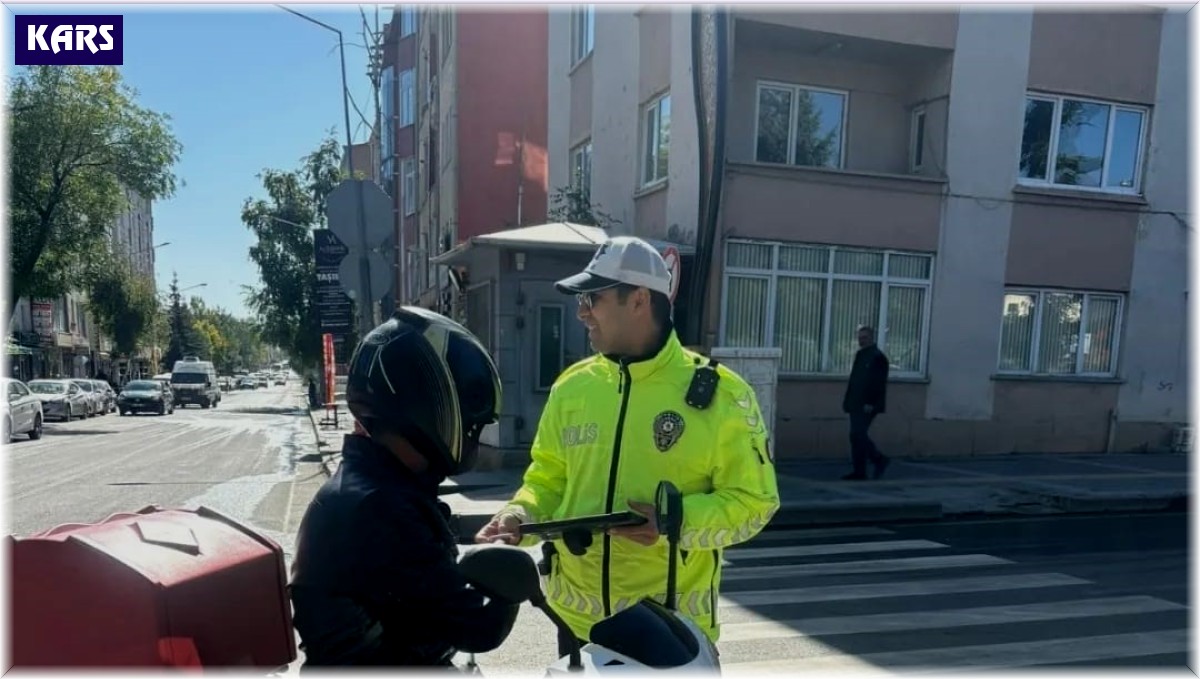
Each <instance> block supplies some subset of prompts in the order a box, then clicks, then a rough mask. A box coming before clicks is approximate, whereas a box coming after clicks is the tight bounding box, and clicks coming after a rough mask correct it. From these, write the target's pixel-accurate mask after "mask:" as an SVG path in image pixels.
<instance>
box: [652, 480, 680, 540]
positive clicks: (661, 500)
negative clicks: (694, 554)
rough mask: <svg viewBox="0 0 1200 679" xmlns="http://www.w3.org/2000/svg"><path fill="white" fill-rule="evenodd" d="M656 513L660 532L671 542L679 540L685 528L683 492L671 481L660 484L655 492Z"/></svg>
mask: <svg viewBox="0 0 1200 679" xmlns="http://www.w3.org/2000/svg"><path fill="white" fill-rule="evenodd" d="M654 513H655V515H656V516H655V518H656V519H657V521H658V532H659V534H661V535H665V536H667V540H668V541H670V542H677V541H678V540H679V534H680V532H681V531H682V529H683V494H682V493H680V492H679V489H678V488H676V487H675V484H673V483H671V482H670V481H662V482H660V483H659V484H658V490H657V491H656V492H655V493H654Z"/></svg>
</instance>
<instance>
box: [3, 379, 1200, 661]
mask: <svg viewBox="0 0 1200 679" xmlns="http://www.w3.org/2000/svg"><path fill="white" fill-rule="evenodd" d="M302 404H303V394H302V387H301V385H300V384H299V382H296V381H293V382H292V383H291V384H290V385H288V386H287V387H278V386H274V387H271V388H270V389H268V390H258V391H253V392H230V393H227V394H226V395H225V400H224V401H223V402H222V403H221V405H220V406H219V407H218V408H216V409H210V410H202V409H198V408H186V409H177V410H176V411H175V413H174V414H173V415H168V416H164V417H158V416H153V415H142V416H132V417H120V416H118V415H116V414H110V415H106V416H103V417H98V418H94V419H90V420H82V421H75V422H71V423H50V424H47V425H46V436H45V437H44V438H43V439H42V440H40V441H18V442H16V443H14V444H13V445H10V446H7V447H6V448H5V450H4V452H5V454H6V456H7V457H8V463H9V464H8V472H9V473H8V475H7V477H6V482H7V486H6V490H7V494H8V498H7V499H8V502H7V503H6V510H7V516H6V518H7V522H8V523H7V531H8V532H9V533H15V534H18V535H25V534H28V533H31V532H36V531H41V530H45V529H47V528H51V527H53V526H56V525H60V524H63V523H70V522H92V521H98V520H102V519H103V518H105V517H107V516H109V515H111V514H113V513H117V512H122V511H131V510H137V509H140V508H142V507H144V506H146V505H149V504H158V505H161V506H164V507H188V506H196V505H201V504H203V505H206V506H209V507H212V508H214V509H217V510H220V511H222V512H225V513H227V514H230V515H232V516H233V517H235V518H237V519H239V520H241V521H243V522H245V523H247V524H249V525H251V526H252V527H254V528H256V529H258V530H261V531H263V532H264V533H266V534H268V535H270V536H271V537H273V538H274V539H276V541H277V542H279V543H280V544H281V545H283V547H284V550H285V553H286V554H288V555H289V556H290V553H291V551H292V549H293V546H294V543H295V530H296V527H297V525H298V524H299V521H300V518H301V516H302V515H303V511H304V509H305V507H306V506H307V504H308V502H309V500H310V499H311V497H312V494H313V493H314V492H315V491H316V489H317V487H318V486H319V485H320V483H321V482H323V481H324V476H323V474H322V473H321V472H320V471H319V466H318V465H317V464H315V463H314V461H312V460H311V459H310V458H311V455H312V453H314V452H315V448H314V447H313V432H312V426H311V424H310V422H309V419H308V417H307V416H306V414H305V413H304V411H303V410H302V409H301V408H302ZM306 456H307V457H306ZM726 562H727V565H726V568H725V576H724V584H723V590H722V592H723V596H722V601H721V605H720V606H719V609H718V610H719V616H720V619H721V622H722V639H721V642H720V644H719V647H720V650H721V653H722V663H723V665H724V671H725V673H727V674H743V673H785V674H789V675H791V674H796V673H798V672H808V671H817V672H821V671H835V672H842V671H855V672H868V673H869V672H872V671H880V670H882V671H886V672H901V673H904V672H915V671H923V670H926V669H940V670H950V671H966V670H980V669H1011V668H1018V667H1020V668H1025V667H1033V668H1047V667H1073V668H1075V669H1081V668H1083V667H1088V666H1102V667H1109V668H1125V669H1129V668H1133V667H1137V666H1142V665H1146V666H1155V667H1158V668H1176V669H1183V668H1184V667H1185V666H1186V663H1187V661H1188V613H1189V611H1188V608H1187V607H1188V542H1187V517H1186V515H1182V514H1154V515H1130V516H1101V517H1084V516H1074V517H1058V518H1028V519H1016V520H985V521H974V522H949V523H934V524H920V525H883V524H881V525H878V526H861V527H838V528H814V529H807V530H789V531H778V532H775V531H768V532H767V533H764V534H763V535H761V536H760V537H759V538H756V539H755V540H754V541H753V542H752V543H751V544H749V545H746V546H744V547H740V548H737V549H733V550H729V551H728V552H727V553H726ZM664 571H665V569H664ZM664 578H665V572H664ZM555 647H556V644H555V630H554V627H553V625H552V624H551V623H550V622H549V621H548V620H546V619H545V618H544V616H542V614H541V613H539V612H538V611H536V610H534V609H532V608H530V607H528V606H526V607H523V608H522V612H521V616H520V618H519V619H518V622H517V625H516V628H515V629H514V631H513V633H512V635H511V636H510V638H509V639H508V640H507V641H506V642H505V644H504V645H503V646H502V647H501V648H500V649H498V650H496V651H494V652H492V653H487V654H483V655H481V656H479V658H478V662H479V664H480V665H481V667H482V669H483V671H484V673H485V674H514V673H516V674H523V675H525V674H527V675H533V674H541V672H542V670H543V669H544V668H545V666H546V665H547V664H548V663H549V662H550V661H551V660H552V659H553V657H554V655H555ZM463 659H465V658H463ZM297 670H298V664H293V666H292V667H291V668H289V671H288V674H293V673H295V672H296V671H297Z"/></svg>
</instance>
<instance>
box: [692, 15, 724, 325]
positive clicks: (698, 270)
mask: <svg viewBox="0 0 1200 679" xmlns="http://www.w3.org/2000/svg"><path fill="white" fill-rule="evenodd" d="M706 14H708V16H710V17H711V19H709V18H708V17H706V16H705V15H706ZM707 21H711V22H712V23H713V44H712V45H711V47H712V50H711V51H712V54H708V53H707V52H706V51H705V49H704V48H705V45H704V44H703V35H704V24H705V23H706V22H707ZM728 29H729V24H728V15H727V13H726V11H725V10H724V9H722V8H714V9H712V10H711V11H705V10H700V9H698V8H697V9H693V10H692V92H693V95H694V102H695V109H696V129H697V132H698V139H699V143H700V144H699V145H700V149H699V150H700V192H699V193H700V201H699V209H698V211H697V217H698V218H697V224H696V257H695V265H694V266H695V273H694V274H693V276H692V277H691V286H690V288H689V290H688V291H687V297H686V299H687V302H688V317H687V322H686V324H685V326H684V328H683V333H682V334H683V336H684V344H690V345H692V346H698V347H702V346H703V345H704V328H705V327H706V326H707V324H706V323H705V321H706V318H707V315H708V314H707V306H706V305H705V297H706V296H707V295H706V293H707V292H708V288H709V278H710V270H711V267H712V257H713V250H714V242H715V240H716V232H717V218H718V215H719V214H720V204H721V192H722V189H723V186H724V178H725V108H726V100H727V92H728V69H729V42H728V35H729V33H728ZM706 57H707V58H708V59H712V60H713V61H715V66H714V69H715V77H714V84H713V90H714V91H713V101H714V106H713V124H712V126H711V128H712V129H710V126H709V124H708V119H707V117H706V115H705V113H706V110H705V106H704V96H703V68H702V67H703V64H704V63H706ZM710 135H711V136H712V137H713V144H712V149H711V152H710V150H709V145H708V143H707V139H708V138H709V136H710ZM710 156H711V157H710ZM706 167H711V170H710V172H709V173H708V175H707V176H706V175H705V173H704V168H706ZM706 180H707V181H706Z"/></svg>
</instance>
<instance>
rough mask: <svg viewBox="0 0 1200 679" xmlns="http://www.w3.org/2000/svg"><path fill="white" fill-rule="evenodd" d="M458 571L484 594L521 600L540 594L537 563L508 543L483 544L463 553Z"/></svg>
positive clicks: (527, 553)
mask: <svg viewBox="0 0 1200 679" xmlns="http://www.w3.org/2000/svg"><path fill="white" fill-rule="evenodd" d="M458 567H459V570H460V571H461V572H462V574H463V576H464V577H465V578H466V579H467V582H469V583H471V584H472V585H474V586H475V587H476V589H478V590H480V591H481V592H483V593H484V594H486V595H488V596H491V597H497V598H500V599H504V600H506V601H511V602H513V603H521V602H523V601H530V600H536V599H538V598H539V597H540V596H541V593H542V583H541V580H540V579H539V577H538V570H537V564H535V563H534V561H533V557H532V556H530V554H529V552H526V551H525V550H523V549H521V548H519V547H513V546H511V545H483V546H480V547H477V548H475V549H473V550H471V551H469V552H467V553H466V554H464V555H463V556H462V558H461V559H459V561H458Z"/></svg>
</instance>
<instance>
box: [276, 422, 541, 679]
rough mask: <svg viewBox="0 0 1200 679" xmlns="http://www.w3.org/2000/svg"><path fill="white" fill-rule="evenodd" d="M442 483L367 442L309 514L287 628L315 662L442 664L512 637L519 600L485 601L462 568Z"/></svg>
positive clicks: (347, 453)
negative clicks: (441, 499)
mask: <svg viewBox="0 0 1200 679" xmlns="http://www.w3.org/2000/svg"><path fill="white" fill-rule="evenodd" d="M440 481H441V480H440V479H436V478H431V477H428V476H425V475H418V474H416V473H414V472H412V471H410V470H409V469H408V468H407V467H405V466H404V465H403V464H402V463H401V462H400V461H399V460H397V459H396V458H395V457H394V456H393V455H392V454H391V453H390V452H388V451H387V450H386V449H384V448H382V447H380V446H379V445H377V444H376V443H374V442H373V441H371V440H370V439H368V438H366V437H363V436H355V435H350V436H347V437H346V440H345V445H344V446H343V448H342V464H341V467H340V468H339V469H338V471H337V473H335V474H334V475H333V477H332V478H331V479H329V480H328V481H327V482H326V483H325V485H324V486H323V487H322V488H321V490H320V491H318V492H317V495H316V497H315V498H314V499H313V502H312V504H310V505H309V507H308V510H307V511H306V512H305V514H304V520H303V521H302V522H301V524H300V531H299V536H298V539H297V548H296V558H295V561H294V562H293V565H292V583H291V587H290V590H291V597H292V605H293V609H294V620H293V622H294V624H295V627H296V631H297V632H299V634H300V639H301V648H302V649H303V650H304V653H305V656H306V662H305V668H309V667H314V666H347V665H358V666H371V665H374V666H379V665H387V666H431V665H447V664H449V662H450V659H451V657H452V656H453V655H454V653H455V652H456V651H467V652H474V653H484V652H487V651H490V650H492V649H494V648H496V647H497V646H499V645H500V642H502V641H503V640H504V638H505V637H506V636H508V633H509V632H510V631H511V630H512V625H513V622H514V621H515V619H516V615H517V605H515V604H511V603H507V602H503V601H498V600H490V601H489V600H485V598H484V596H483V595H482V594H480V593H479V592H478V591H476V590H474V589H473V588H471V587H470V586H468V585H467V583H466V581H465V580H464V579H463V577H462V575H461V574H460V573H459V571H458V567H457V565H456V563H457V551H456V545H455V540H454V535H453V533H452V531H451V529H450V526H449V524H448V523H447V518H448V517H449V508H447V507H446V505H445V504H444V503H442V502H439V501H438V499H437V487H438V483H440Z"/></svg>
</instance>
